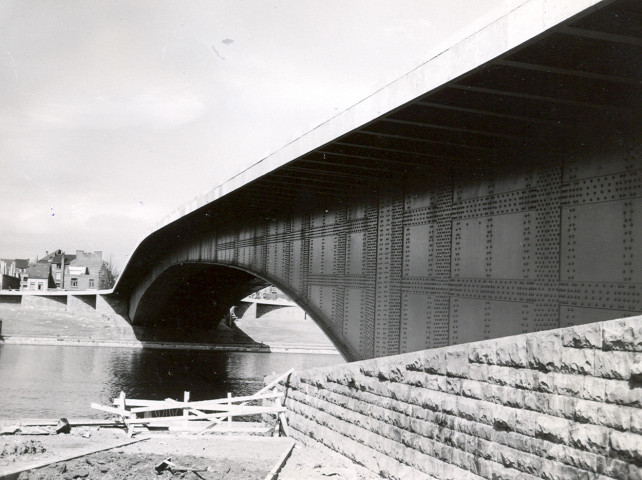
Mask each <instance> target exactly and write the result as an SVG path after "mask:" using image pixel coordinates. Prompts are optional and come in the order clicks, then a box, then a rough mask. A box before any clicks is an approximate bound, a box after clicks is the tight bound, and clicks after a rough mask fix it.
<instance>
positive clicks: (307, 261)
mask: <svg viewBox="0 0 642 480" xmlns="http://www.w3.org/2000/svg"><path fill="white" fill-rule="evenodd" d="M540 3H546V2H535V1H527V2H525V4H524V5H523V8H531V7H533V9H535V6H536V5H539V4H540ZM561 3H564V2H561ZM569 3H572V2H569ZM575 3H580V2H575ZM584 3H587V4H590V3H591V2H588V1H587V2H584ZM546 4H547V5H548V3H546ZM641 5H642V3H641V2H638V1H632V0H619V1H613V2H610V1H603V2H598V3H597V4H596V5H595V6H590V7H588V8H585V9H582V10H581V11H579V13H574V14H573V15H572V16H570V17H569V18H567V19H564V20H563V21H561V23H556V24H554V25H552V26H551V28H548V29H546V30H543V31H539V32H537V34H536V35H534V36H533V37H532V38H530V39H528V40H526V41H523V42H521V43H520V44H519V45H516V46H514V47H510V48H508V49H505V50H503V51H500V53H498V54H494V53H492V54H488V56H491V57H492V58H488V59H487V60H484V61H481V62H478V63H475V64H474V68H470V69H468V70H467V71H465V72H462V73H461V74H453V75H451V76H452V78H450V79H448V80H447V81H444V82H442V83H439V84H438V85H433V83H431V82H433V80H434V79H433V78H432V76H439V75H442V72H443V69H447V68H450V64H455V63H456V62H460V63H466V62H467V61H468V60H469V57H474V58H477V57H480V58H484V55H483V51H484V48H485V45H486V44H485V43H484V42H487V43H488V42H490V40H488V39H489V38H491V39H492V38H503V37H502V36H501V35H508V34H506V33H505V32H509V33H510V32H515V31H517V30H518V29H519V28H520V27H521V24H520V23H519V18H522V17H516V15H518V14H519V15H522V13H523V12H522V13H520V12H519V11H513V12H510V13H508V14H506V15H505V16H504V17H502V18H501V19H499V20H498V21H497V22H494V23H493V24H491V25H489V26H487V27H486V28H485V29H482V30H480V31H479V32H478V33H477V34H475V35H472V36H471V37H469V38H467V39H466V40H465V41H463V42H461V44H458V45H456V46H454V47H453V48H452V49H451V50H449V51H445V52H443V53H442V54H440V55H438V56H436V57H435V58H433V59H431V60H430V61H429V62H427V63H426V64H425V65H423V66H422V67H421V69H422V70H421V72H423V73H421V74H419V73H413V74H409V76H408V78H407V79H405V80H404V79H402V80H400V82H402V83H403V82H404V81H407V83H408V84H412V86H413V87H412V88H415V89H417V88H419V89H420V88H421V85H422V84H423V83H422V82H424V83H425V84H426V85H427V87H426V88H425V90H423V91H421V92H420V94H418V95H415V96H413V98H412V99H411V100H408V101H406V102H405V103H402V104H400V105H399V106H397V107H395V108H392V109H387V110H384V111H383V112H382V113H380V114H377V115H371V117H372V118H370V119H368V120H367V121H363V122H357V123H358V124H357V125H351V124H350V122H351V121H353V120H350V119H352V118H358V117H359V115H358V113H359V112H360V111H361V110H359V108H360V106H359V105H357V106H356V107H355V110H354V111H352V112H348V113H347V114H346V115H345V116H343V117H341V116H340V117H338V118H337V119H333V120H332V121H330V122H328V124H327V125H325V126H322V127H320V129H319V132H312V133H311V134H310V135H311V137H310V138H311V140H309V139H308V140H306V138H303V139H301V141H300V142H299V143H300V145H298V144H297V145H294V146H289V147H288V148H290V149H291V150H292V152H294V153H288V155H289V156H290V158H289V159H287V161H277V160H274V161H273V163H274V165H271V164H270V165H268V166H269V168H268V167H265V168H267V171H266V172H263V173H261V174H260V175H256V178H249V179H248V181H247V182H245V183H244V184H243V185H242V186H238V187H236V186H235V187H234V188H231V189H230V191H229V192H225V194H221V195H219V196H218V198H216V199H215V201H208V202H202V204H199V205H198V206H196V207H194V208H192V209H191V211H190V212H186V213H185V215H183V216H182V217H180V218H179V219H177V220H175V221H173V222H171V223H169V224H167V225H166V226H164V227H163V228H160V229H159V230H157V231H156V232H154V233H153V234H152V235H150V236H149V237H148V238H147V239H145V240H144V241H143V242H142V243H141V245H140V246H139V247H138V249H137V251H136V252H135V254H134V256H133V257H132V260H131V261H130V263H129V264H128V266H127V268H126V269H125V271H124V273H123V276H122V278H121V279H120V280H119V283H118V285H117V287H116V293H117V294H119V295H123V296H127V298H129V305H130V316H131V318H132V321H133V322H134V323H138V322H143V323H144V322H146V321H148V319H149V318H151V317H152V316H153V315H152V314H151V313H150V312H152V310H153V308H156V307H157V306H159V305H160V304H159V303H158V299H163V301H164V300H165V295H166V294H167V293H168V292H174V293H173V294H172V295H173V297H172V298H173V299H174V300H172V301H171V304H172V305H174V306H177V309H175V313H176V315H175V317H176V318H182V317H181V315H182V312H183V311H185V312H191V307H190V305H198V307H196V308H198V309H199V311H201V310H202V311H203V312H207V313H206V315H205V316H207V315H210V311H209V310H208V309H211V308H212V307H211V300H212V299H214V301H216V302H217V304H219V302H220V305H227V303H229V301H231V300H232V299H233V298H234V297H238V298H240V296H241V295H243V294H245V292H246V291H248V288H250V287H248V285H252V282H253V281H258V282H260V280H253V279H252V277H251V276H250V274H253V275H255V276H256V277H257V278H261V279H263V280H265V281H269V282H270V283H274V284H276V285H278V286H279V287H280V288H282V289H283V290H284V291H285V292H286V293H288V294H289V295H290V296H291V297H292V298H294V299H296V300H297V301H298V302H299V303H300V304H301V306H302V307H304V308H305V309H306V310H307V311H308V312H309V313H310V314H311V316H312V318H314V319H315V320H316V321H317V322H318V323H319V325H320V326H321V327H322V328H323V329H324V330H325V331H326V332H327V333H328V335H329V336H330V337H331V338H332V339H333V341H334V342H335V344H336V345H337V347H338V348H339V349H340V350H341V351H342V352H343V353H344V355H345V356H346V357H348V358H350V359H358V358H368V357H373V356H383V355H390V354H396V353H399V352H406V351H412V350H419V349H424V348H430V347H436V346H442V345H447V344H455V343H463V342H468V341H473V340H478V339H484V338H493V337H498V336H503V335H510V334H517V333H525V332H530V331H534V330H542V329H548V328H556V327H559V326H567V325H572V324H578V323H586V322H590V321H597V320H602V319H607V318H616V317H623V316H626V315H629V314H634V313H642V146H641V144H640V140H641V137H642V135H641V132H642V128H641V127H642V125H641V120H640V117H641V116H640V106H641V99H642V94H641V93H642V91H641V80H642V62H640V53H641V51H642V22H640V19H641V18H642V15H641V13H642V6H641ZM520 8H522V7H520ZM538 8H539V7H538ZM553 10H554V9H553ZM533 11H535V10H533ZM526 13H528V12H526ZM526 13H523V15H522V16H523V17H524V18H529V17H528V15H526ZM530 15H531V16H533V18H534V20H533V21H538V19H539V20H541V21H542V23H546V22H545V20H546V19H547V18H548V17H546V15H549V13H541V14H540V16H541V17H542V19H543V20H542V19H540V18H539V17H537V16H536V15H535V13H530ZM534 15H535V16H534ZM523 28H525V29H528V28H531V27H530V26H529V25H526V24H524V26H523ZM498 32H499V33H498ZM502 32H504V33H502ZM509 36H510V35H509ZM480 52H482V53H480ZM470 61H471V62H472V61H473V60H470ZM474 61H475V62H477V60H474ZM440 62H441V63H440ZM449 62H450V63H449ZM431 68H432V70H431ZM413 75H414V76H413ZM417 84H419V85H420V86H419V87H417ZM393 87H394V86H393ZM390 91H391V92H393V93H394V89H392V90H390ZM393 93H388V92H386V91H383V92H379V95H380V96H379V97H376V98H375V99H374V100H373V101H372V102H370V103H369V104H374V107H373V109H375V110H376V109H377V108H378V106H377V105H376V101H377V98H380V97H381V96H384V97H385V96H386V95H388V96H389V97H392V96H394V95H393ZM324 128H325V130H324ZM333 129H336V130H337V131H339V132H341V133H340V134H337V135H334V136H332V138H331V139H330V140H328V141H318V138H317V137H321V136H322V135H321V132H322V131H323V132H325V131H332V130H333ZM315 135H316V136H315ZM306 142H308V143H306ZM314 142H316V143H318V145H316V146H313V147H311V148H308V147H307V145H313V144H314ZM288 152H289V151H288ZM276 157H278V154H277V155H276V156H275V157H274V158H276ZM270 161H272V160H271V157H268V159H266V160H265V161H264V164H266V165H267V164H269V163H270ZM257 165H258V166H257V168H264V167H263V166H262V165H261V164H257ZM199 262H200V263H216V264H218V265H227V266H229V267H232V268H234V269H236V270H234V273H230V272H231V270H224V269H222V267H212V266H208V267H203V266H198V267H196V266H194V265H192V264H197V263H199ZM179 271H180V272H184V273H181V274H178V272H179ZM178 278H182V279H183V280H185V279H189V281H183V280H181V281H180V282H178V283H177V280H176V279H178ZM219 299H224V300H219ZM174 302H176V303H174ZM151 305H154V307H152V306H151ZM179 305H180V306H179ZM150 309H151V310H150ZM183 309H184V310H183ZM218 313H220V312H217V313H216V314H218Z"/></svg>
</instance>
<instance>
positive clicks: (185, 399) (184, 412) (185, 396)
mask: <svg viewBox="0 0 642 480" xmlns="http://www.w3.org/2000/svg"><path fill="white" fill-rule="evenodd" d="M165 400H167V399H165ZM183 402H185V403H187V402H189V392H185V393H183ZM183 416H184V417H189V412H188V410H187V408H183Z"/></svg>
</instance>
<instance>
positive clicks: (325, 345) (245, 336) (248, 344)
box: [0, 305, 338, 355]
mask: <svg viewBox="0 0 642 480" xmlns="http://www.w3.org/2000/svg"><path fill="white" fill-rule="evenodd" d="M0 322H1V324H0V325H1V328H0V345H2V344H7V345H8V344H13V345H69V346H92V347H117V348H152V349H153V348H155V349H177V350H210V351H223V352H255V353H270V352H275V353H310V354H328V355H338V352H337V351H336V349H335V348H334V346H333V345H332V344H331V342H330V341H329V340H328V339H327V337H325V335H324V334H323V333H322V332H321V331H320V330H319V329H318V327H317V326H316V325H315V324H314V323H313V322H312V321H311V320H309V319H307V320H306V321H301V320H292V319H291V318H287V317H286V318H280V317H278V316H274V315H272V316H270V317H269V318H258V319H257V318H242V319H239V320H238V321H237V322H236V323H235V324H234V325H232V326H231V327H229V326H226V325H223V324H220V325H218V326H217V327H216V328H211V329H201V330H191V331H185V330H181V329H176V328H170V327H165V328H160V327H158V328H145V327H133V326H132V325H130V324H129V323H128V322H127V321H126V320H125V319H124V318H123V317H120V316H118V315H104V314H102V315H101V314H99V313H97V312H95V311H91V310H87V311H83V312H67V311H57V310H39V309H28V308H23V307H20V306H19V305H18V306H13V305H2V306H0Z"/></svg>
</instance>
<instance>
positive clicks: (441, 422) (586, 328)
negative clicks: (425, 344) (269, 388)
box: [286, 317, 642, 480]
mask: <svg viewBox="0 0 642 480" xmlns="http://www.w3.org/2000/svg"><path fill="white" fill-rule="evenodd" d="M286 406H287V408H288V409H289V412H288V422H289V426H290V430H291V432H292V435H293V436H294V437H296V438H297V439H299V440H301V441H303V442H304V443H307V444H312V445H315V444H316V445H318V444H319V443H321V444H323V445H325V446H327V447H329V448H331V449H332V450H335V451H337V452H339V453H341V454H343V455H345V456H346V457H348V458H350V459H352V460H353V461H355V462H357V463H359V464H362V465H364V466H365V467H367V468H368V469H370V470H372V471H375V472H378V473H382V474H384V475H385V476H388V477H390V478H398V479H404V480H407V479H419V478H421V479H424V478H426V479H428V478H430V479H439V480H442V479H458V480H459V479H488V480H490V479H524V480H531V479H532V480H534V479H565V480H570V479H586V480H588V479H596V480H608V479H640V478H642V469H641V468H640V467H641V466H642V317H631V318H627V319H622V320H613V321H607V322H601V323H593V324H587V325H583V326H576V327H571V328H565V329H559V330H550V331H545V332H539V333H532V334H526V335H519V336H514V337H506V338H501V339H496V340H489V341H482V342H477V343H470V344H465V345H458V346H451V347H445V348H438V349H433V350H425V351H421V352H415V353H411V354H404V355H399V356H393V357H385V358H380V359H374V360H366V361H362V362H356V363H351V364H345V365H341V366H333V367H324V368H320V369H312V370H307V371H303V372H295V373H294V374H293V375H292V376H291V377H290V379H289V383H288V388H287V396H286Z"/></svg>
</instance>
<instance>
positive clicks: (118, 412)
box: [90, 403, 134, 417]
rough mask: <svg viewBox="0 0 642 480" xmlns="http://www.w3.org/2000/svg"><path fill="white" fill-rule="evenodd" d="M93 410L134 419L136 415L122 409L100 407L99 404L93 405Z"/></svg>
mask: <svg viewBox="0 0 642 480" xmlns="http://www.w3.org/2000/svg"><path fill="white" fill-rule="evenodd" d="M90 406H91V408H93V409H95V410H101V411H103V412H107V413H113V414H116V415H120V416H121V417H133V416H134V414H133V413H132V412H128V411H127V410H121V409H120V408H114V407H107V406H105V405H99V404H97V403H92V404H91V405H90Z"/></svg>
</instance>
